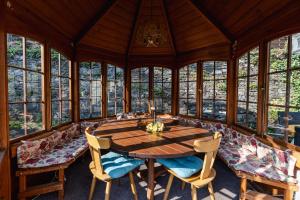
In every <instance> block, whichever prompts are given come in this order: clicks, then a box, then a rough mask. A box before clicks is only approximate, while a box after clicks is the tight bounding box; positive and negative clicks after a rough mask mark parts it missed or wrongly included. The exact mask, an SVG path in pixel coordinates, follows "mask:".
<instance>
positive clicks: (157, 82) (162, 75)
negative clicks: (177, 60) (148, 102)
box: [152, 66, 173, 114]
mask: <svg viewBox="0 0 300 200" xmlns="http://www.w3.org/2000/svg"><path fill="white" fill-rule="evenodd" d="M155 68H160V70H161V78H162V79H161V81H155V79H154V71H155ZM166 70H170V72H171V74H170V76H171V78H170V80H171V81H170V82H166V81H164V71H166ZM172 76H173V71H172V69H171V68H168V67H161V66H154V67H153V84H152V86H153V87H152V93H153V95H152V96H153V100H154V102H155V99H161V100H162V112H157V114H171V113H172V99H173V80H172ZM167 83H168V84H171V88H170V90H171V105H170V108H171V109H170V112H165V109H164V106H163V104H164V101H166V99H168V98H166V97H165V95H164V84H167ZM155 84H160V86H161V87H162V92H163V93H162V96H159V97H155V93H154V88H155ZM156 109H157V108H156Z"/></svg>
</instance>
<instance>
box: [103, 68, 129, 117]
mask: <svg viewBox="0 0 300 200" xmlns="http://www.w3.org/2000/svg"><path fill="white" fill-rule="evenodd" d="M106 66H107V74H106V86H107V88H106V92H107V101H106V106H108V103H109V102H108V97H109V95H108V93H109V88H108V87H109V84H108V83H109V82H113V83H114V96H115V97H114V100H113V101H114V110H115V111H114V113H115V114H114V115H109V113H108V108H106V110H107V116H108V117H114V116H116V115H117V114H118V113H117V100H120V99H121V100H122V107H123V108H122V110H123V113H124V112H125V99H124V98H125V70H124V68H122V67H119V66H117V65H113V64H107V65H106ZM109 66H112V67H114V80H109V79H108V68H109ZM117 69H121V70H122V73H123V79H122V80H117V79H116V74H117ZM119 81H120V82H123V84H122V91H123V95H122V97H117V84H116V83H117V82H119Z"/></svg>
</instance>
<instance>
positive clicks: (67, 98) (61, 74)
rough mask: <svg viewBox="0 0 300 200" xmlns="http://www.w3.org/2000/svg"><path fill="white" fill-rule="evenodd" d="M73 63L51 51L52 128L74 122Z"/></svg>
mask: <svg viewBox="0 0 300 200" xmlns="http://www.w3.org/2000/svg"><path fill="white" fill-rule="evenodd" d="M70 67H71V62H70V60H68V59H67V58H66V57H64V56H63V55H61V54H60V53H58V52H57V51H55V50H53V49H51V113H52V114H51V123H52V126H57V125H59V124H63V123H67V122H70V121H72V113H71V71H70V69H71V68H70Z"/></svg>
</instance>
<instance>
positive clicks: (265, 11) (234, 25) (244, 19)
mask: <svg viewBox="0 0 300 200" xmlns="http://www.w3.org/2000/svg"><path fill="white" fill-rule="evenodd" d="M291 1H292V0H272V1H261V0H251V1H250V0H249V1H240V0H202V1H199V3H200V4H201V6H203V8H204V9H205V10H207V11H209V12H210V13H211V15H213V16H214V17H215V18H216V19H217V20H218V21H219V22H220V23H222V24H223V25H224V27H226V28H227V29H228V30H229V31H230V32H231V33H232V34H233V35H234V36H235V38H239V37H242V36H243V34H245V33H246V32H247V31H248V30H249V29H250V28H253V27H254V26H256V25H257V24H258V22H259V21H262V20H264V19H266V18H267V17H269V16H271V15H272V14H273V13H275V12H277V11H278V10H280V9H282V8H284V6H286V5H287V4H288V3H290V2H291Z"/></svg>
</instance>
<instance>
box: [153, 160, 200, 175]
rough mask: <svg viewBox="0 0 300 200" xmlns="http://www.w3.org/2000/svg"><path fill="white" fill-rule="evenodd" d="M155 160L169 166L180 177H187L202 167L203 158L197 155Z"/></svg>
mask: <svg viewBox="0 0 300 200" xmlns="http://www.w3.org/2000/svg"><path fill="white" fill-rule="evenodd" d="M157 162H159V163H160V164H162V165H163V166H165V167H167V168H169V169H170V170H172V171H173V172H174V173H176V175H177V176H179V177H180V178H188V177H190V176H192V175H193V174H195V173H197V172H199V171H200V170H201V169H202V165H203V160H201V159H200V158H198V157H197V156H187V157H180V158H167V159H157Z"/></svg>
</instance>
